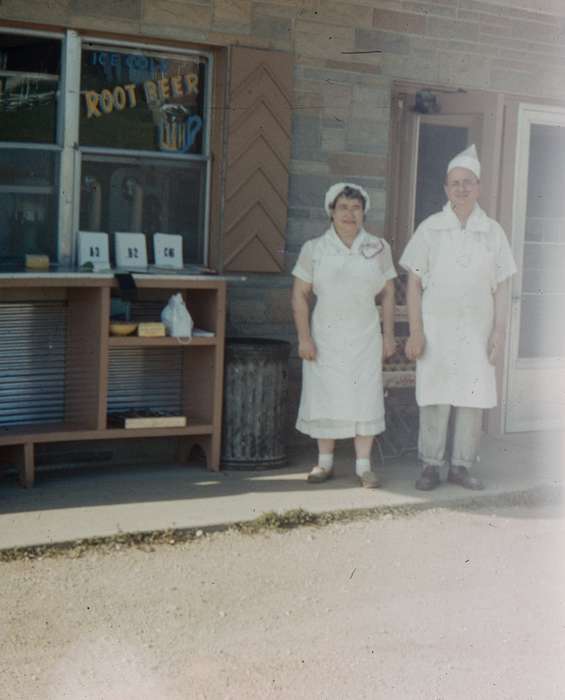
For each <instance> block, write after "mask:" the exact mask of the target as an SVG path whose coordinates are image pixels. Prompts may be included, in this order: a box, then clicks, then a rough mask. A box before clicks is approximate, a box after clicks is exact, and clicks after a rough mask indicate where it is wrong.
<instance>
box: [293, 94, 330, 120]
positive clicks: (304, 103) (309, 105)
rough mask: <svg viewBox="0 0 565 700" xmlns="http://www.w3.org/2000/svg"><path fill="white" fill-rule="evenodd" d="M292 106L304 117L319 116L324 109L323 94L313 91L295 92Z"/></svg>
mask: <svg viewBox="0 0 565 700" xmlns="http://www.w3.org/2000/svg"><path fill="white" fill-rule="evenodd" d="M292 108H293V110H294V111H295V112H299V113H300V116H302V117H318V116H319V115H320V114H321V113H322V110H323V102H322V96H321V95H316V94H314V93H311V92H299V91H296V90H295V92H294V97H293V100H292Z"/></svg>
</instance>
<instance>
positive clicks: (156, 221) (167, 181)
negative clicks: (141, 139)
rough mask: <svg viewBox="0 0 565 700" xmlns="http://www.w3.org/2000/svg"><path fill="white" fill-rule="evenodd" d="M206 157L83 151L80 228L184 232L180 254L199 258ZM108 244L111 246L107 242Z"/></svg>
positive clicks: (188, 257)
mask: <svg viewBox="0 0 565 700" xmlns="http://www.w3.org/2000/svg"><path fill="white" fill-rule="evenodd" d="M205 176H206V163H204V162H198V161H188V162H185V161H180V160H162V159H151V160H148V159H147V160H146V159H143V158H123V157H110V156H96V155H88V156H86V155H85V156H84V158H83V164H82V183H83V186H82V189H81V203H80V229H81V230H82V231H111V232H115V231H142V232H143V233H145V234H146V236H147V243H148V253H149V262H153V260H152V252H153V247H152V245H151V236H152V234H154V233H157V232H165V233H176V234H181V235H182V236H183V243H184V245H183V257H184V260H185V261H188V262H200V261H202V260H203V258H204V250H203V240H202V236H201V235H200V232H201V231H202V230H203V228H204V221H203V217H204V211H205V206H204V204H205V192H206V188H205V184H206V177H205ZM111 249H113V246H111Z"/></svg>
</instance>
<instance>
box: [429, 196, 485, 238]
mask: <svg viewBox="0 0 565 700" xmlns="http://www.w3.org/2000/svg"><path fill="white" fill-rule="evenodd" d="M455 227H457V228H460V227H461V222H460V221H459V219H458V217H457V214H456V213H455V212H454V211H453V207H452V206H451V203H450V202H446V204H445V206H444V207H443V209H442V210H441V212H439V214H438V215H437V216H435V217H433V219H432V221H431V222H430V228H432V229H444V228H455ZM465 228H466V229H468V230H469V231H482V232H487V231H488V230H489V228H490V227H489V221H488V216H487V215H486V213H485V212H484V211H483V210H482V209H481V207H480V206H479V205H478V204H475V206H474V207H473V211H472V212H471V215H470V216H469V218H468V219H467V223H466V225H465Z"/></svg>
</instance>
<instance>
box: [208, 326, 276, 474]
mask: <svg viewBox="0 0 565 700" xmlns="http://www.w3.org/2000/svg"><path fill="white" fill-rule="evenodd" d="M289 354H290V343H288V342H286V341H284V340H271V339H269V338H228V339H227V340H226V352H225V370H224V407H223V423H222V451H221V460H220V461H221V464H222V466H223V467H225V468H227V469H271V468H273V467H282V466H284V465H285V464H286V461H287V457H286V435H285V433H286V417H287V393H288V356H289Z"/></svg>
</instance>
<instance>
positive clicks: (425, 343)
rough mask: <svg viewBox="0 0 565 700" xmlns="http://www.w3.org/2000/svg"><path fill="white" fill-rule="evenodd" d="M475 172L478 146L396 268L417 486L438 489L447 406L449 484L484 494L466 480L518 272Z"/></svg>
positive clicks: (454, 168) (452, 169) (460, 161)
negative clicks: (405, 320) (409, 368)
mask: <svg viewBox="0 0 565 700" xmlns="http://www.w3.org/2000/svg"><path fill="white" fill-rule="evenodd" d="M480 172H481V166H480V163H479V160H478V157H477V151H476V149H475V146H470V147H469V148H467V149H466V150H464V151H463V152H462V153H460V154H459V155H457V156H456V157H455V158H453V160H451V161H450V163H449V165H448V167H447V177H446V181H445V193H446V195H447V199H448V202H447V204H446V205H445V207H444V208H443V210H442V211H441V212H439V213H437V214H434V215H432V216H430V217H428V218H427V219H426V220H425V221H423V222H422V223H421V224H420V225H419V226H418V228H417V229H416V232H415V233H414V235H413V236H412V238H411V240H410V241H409V243H408V245H407V246H406V249H405V251H404V254H403V255H402V258H401V259H400V264H401V266H402V267H404V268H405V269H406V270H408V291H407V303H408V315H409V322H410V337H409V338H408V341H407V343H406V355H407V357H408V358H409V359H410V360H412V361H414V360H417V366H416V401H417V403H418V406H419V407H420V432H419V437H418V452H419V458H420V460H421V462H422V473H421V476H420V478H419V479H418V481H417V482H416V488H419V489H421V490H424V491H427V490H430V489H433V488H435V487H436V486H437V485H438V484H439V483H440V475H439V469H440V467H442V466H443V465H444V463H445V457H446V455H445V451H446V441H447V433H448V425H449V417H450V413H451V409H452V407H453V409H454V412H455V415H454V429H453V446H452V453H451V455H450V468H449V471H448V475H447V480H448V481H449V482H451V483H455V484H459V485H460V486H463V487H465V488H470V489H482V488H483V484H482V483H481V481H480V480H479V479H478V478H477V477H475V476H473V475H472V474H471V473H470V471H469V470H470V469H471V467H472V466H473V464H474V463H475V461H476V459H477V454H478V450H479V443H480V435H481V423H482V410H483V409H484V408H492V407H493V406H496V402H497V396H496V376H495V364H496V361H497V359H498V358H499V357H500V356H501V353H502V351H503V348H504V334H505V328H506V316H507V313H506V307H507V303H506V299H507V288H506V285H507V282H506V281H507V280H508V278H509V277H511V276H512V275H513V274H514V273H515V272H516V265H515V263H514V260H513V258H512V253H511V251H510V246H509V244H508V241H507V239H506V236H505V234H504V231H503V230H502V228H501V227H500V225H499V224H498V223H497V222H496V221H494V220H493V219H490V218H489V217H488V216H487V215H486V214H485V212H484V211H483V210H482V209H481V208H480V207H479V205H478V203H477V200H478V197H479V192H480Z"/></svg>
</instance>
